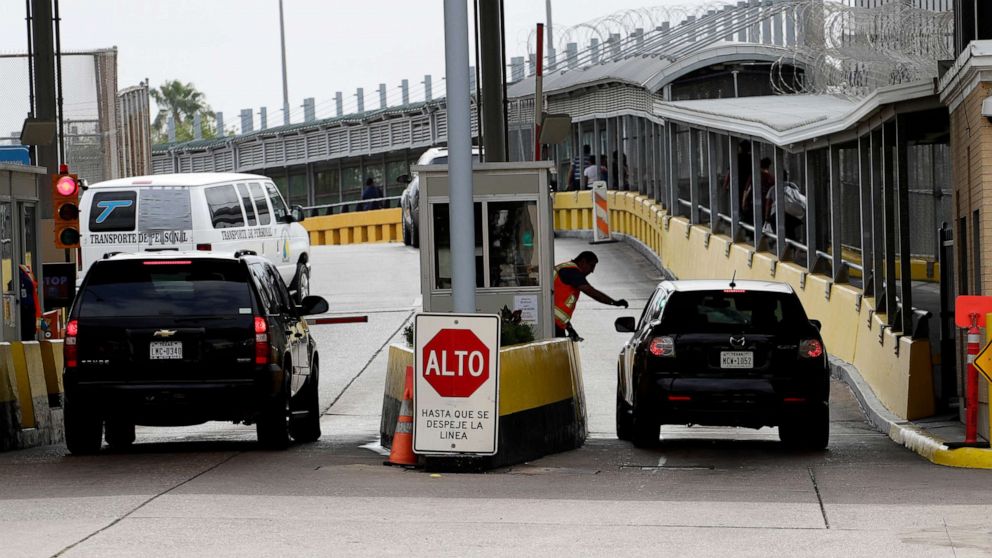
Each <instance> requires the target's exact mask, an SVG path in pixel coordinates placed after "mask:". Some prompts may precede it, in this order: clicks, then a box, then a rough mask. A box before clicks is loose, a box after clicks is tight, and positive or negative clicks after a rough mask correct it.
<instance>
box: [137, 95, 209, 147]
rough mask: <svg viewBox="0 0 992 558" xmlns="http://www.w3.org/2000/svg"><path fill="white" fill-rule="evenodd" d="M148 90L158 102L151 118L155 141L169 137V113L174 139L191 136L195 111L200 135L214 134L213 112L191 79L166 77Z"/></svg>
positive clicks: (165, 139)
mask: <svg viewBox="0 0 992 558" xmlns="http://www.w3.org/2000/svg"><path fill="white" fill-rule="evenodd" d="M148 94H149V95H151V97H152V99H154V100H155V104H156V105H158V114H157V115H155V120H154V121H152V129H153V130H155V136H156V137H155V141H156V143H160V142H165V141H168V131H167V126H168V124H167V122H168V118H169V116H172V118H173V120H174V121H175V123H176V140H177V141H188V140H191V139H193V116H194V115H195V114H196V113H200V114H201V116H202V126H203V136H204V137H208V138H209V137H214V135H215V134H214V132H213V126H212V125H211V123H212V122H213V118H214V113H213V111H211V110H210V105H208V104H207V102H206V99H205V97H204V95H203V93H201V92H200V91H197V89H196V87H195V86H194V85H193V84H192V83H183V82H181V81H179V80H177V79H173V80H168V81H166V82H165V83H163V84H162V85H161V86H160V87H158V88H157V89H152V90H150V91H149V92H148Z"/></svg>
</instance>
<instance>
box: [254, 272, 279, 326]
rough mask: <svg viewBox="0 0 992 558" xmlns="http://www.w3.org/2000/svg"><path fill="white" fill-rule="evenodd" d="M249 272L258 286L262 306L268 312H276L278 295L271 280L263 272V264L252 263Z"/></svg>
mask: <svg viewBox="0 0 992 558" xmlns="http://www.w3.org/2000/svg"><path fill="white" fill-rule="evenodd" d="M251 274H252V275H253V276H254V277H255V285H256V286H257V287H258V295H259V298H261V299H262V300H261V303H262V306H264V307H265V309H266V310H268V311H269V314H278V313H279V299H278V295H277V294H276V291H275V289H274V288H273V287H272V281H271V280H269V277H268V274H267V273H266V272H265V266H264V265H262V264H252V265H251Z"/></svg>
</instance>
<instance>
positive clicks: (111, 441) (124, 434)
mask: <svg viewBox="0 0 992 558" xmlns="http://www.w3.org/2000/svg"><path fill="white" fill-rule="evenodd" d="M104 428H105V429H106V432H105V433H104V436H105V437H106V439H107V445H108V446H110V447H112V448H114V449H123V448H126V447H128V446H130V445H131V444H133V443H134V437H135V436H134V423H133V422H131V421H130V420H128V419H127V418H125V417H114V418H109V419H107V423H106V426H105V427H104Z"/></svg>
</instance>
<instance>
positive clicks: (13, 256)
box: [0, 163, 46, 342]
mask: <svg viewBox="0 0 992 558" xmlns="http://www.w3.org/2000/svg"><path fill="white" fill-rule="evenodd" d="M45 177H46V170H45V169H43V168H41V167H34V166H29V165H21V164H8V163H0V302H2V304H0V307H2V311H0V341H5V342H10V341H21V340H29V339H32V340H33V339H35V336H36V326H37V321H36V316H37V314H38V313H40V309H39V308H38V307H37V306H38V304H40V300H42V299H43V294H42V292H41V289H40V287H39V284H40V283H41V282H42V280H43V277H42V272H41V271H42V270H41V257H40V253H39V250H38V248H39V247H38V233H39V231H40V229H39V213H38V212H39V196H38V183H39V180H43V179H44V178H45Z"/></svg>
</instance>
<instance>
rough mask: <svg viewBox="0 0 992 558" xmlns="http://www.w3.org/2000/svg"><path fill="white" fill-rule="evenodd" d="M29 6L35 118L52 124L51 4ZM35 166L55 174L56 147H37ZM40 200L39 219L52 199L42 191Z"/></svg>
mask: <svg viewBox="0 0 992 558" xmlns="http://www.w3.org/2000/svg"><path fill="white" fill-rule="evenodd" d="M30 6H31V13H30V16H29V17H30V18H31V36H32V39H33V45H32V50H33V52H34V60H33V61H32V62H33V64H34V99H35V106H34V112H35V117H36V118H38V119H40V120H50V121H53V122H54V121H55V120H56V118H57V116H58V115H57V111H56V91H55V42H54V36H53V32H52V0H30ZM35 164H37V165H38V166H39V167H44V168H46V169H47V170H48V173H49V174H56V173H58V170H59V154H58V143H57V142H53V143H52V144H49V145H39V146H37V150H36V159H35ZM39 197H40V206H41V207H40V210H41V214H42V215H49V214H51V212H52V199H51V197H50V196H48V195H45V193H44V189H42V193H41V195H40V196H39Z"/></svg>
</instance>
